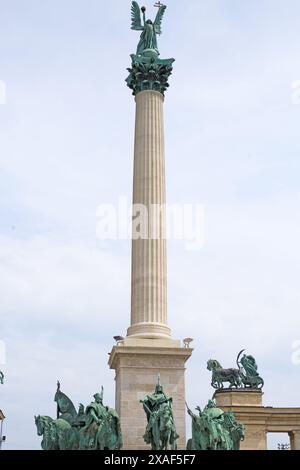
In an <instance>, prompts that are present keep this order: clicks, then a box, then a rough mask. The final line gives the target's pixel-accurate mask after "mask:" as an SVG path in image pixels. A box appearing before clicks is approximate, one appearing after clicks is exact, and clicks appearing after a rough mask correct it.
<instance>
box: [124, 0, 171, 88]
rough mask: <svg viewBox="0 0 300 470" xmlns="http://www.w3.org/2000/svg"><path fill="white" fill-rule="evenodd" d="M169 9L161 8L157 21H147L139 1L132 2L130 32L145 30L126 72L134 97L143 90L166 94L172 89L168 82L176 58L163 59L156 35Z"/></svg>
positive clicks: (162, 6)
mask: <svg viewBox="0 0 300 470" xmlns="http://www.w3.org/2000/svg"><path fill="white" fill-rule="evenodd" d="M166 8H167V7H166V6H165V5H159V7H158V12H157V15H156V18H155V20H154V22H152V21H151V20H146V15H145V11H146V8H145V7H142V8H141V9H140V7H139V5H138V3H137V2H135V1H134V2H132V6H131V29H133V30H135V31H142V34H141V37H140V41H139V43H138V46H137V51H136V54H131V62H132V64H131V68H128V69H127V70H128V72H129V77H128V78H127V79H126V82H127V85H128V87H129V88H130V89H131V90H132V93H133V95H136V94H137V93H139V92H140V91H144V90H154V91H158V92H160V93H162V94H163V95H164V93H165V91H166V90H167V88H168V86H169V84H168V79H169V77H170V75H171V73H172V70H173V65H172V64H173V62H174V61H175V59H160V58H159V55H160V53H159V50H158V44H157V36H158V35H160V34H161V32H162V30H161V23H162V19H163V16H164V13H165V10H166ZM141 11H142V13H143V23H142V18H141Z"/></svg>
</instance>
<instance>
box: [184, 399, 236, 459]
mask: <svg viewBox="0 0 300 470" xmlns="http://www.w3.org/2000/svg"><path fill="white" fill-rule="evenodd" d="M186 406H187V405H186ZM187 410H188V414H189V415H190V416H191V418H192V439H190V440H189V441H188V443H187V449H188V450H239V449H240V443H241V441H242V440H244V437H245V426H244V425H243V424H241V423H238V422H237V421H236V419H235V416H234V413H232V412H224V411H223V410H221V409H220V408H217V407H216V404H215V401H214V400H209V401H208V404H207V406H206V407H205V408H204V410H203V411H201V409H200V408H199V407H197V408H196V410H197V411H198V415H197V414H195V413H193V412H192V411H191V410H190V409H189V407H188V406H187Z"/></svg>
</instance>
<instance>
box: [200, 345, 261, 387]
mask: <svg viewBox="0 0 300 470" xmlns="http://www.w3.org/2000/svg"><path fill="white" fill-rule="evenodd" d="M244 351H245V350H244V349H243V350H242V351H240V352H239V354H238V356H237V360H236V363H237V366H238V368H229V369H224V368H223V367H222V366H221V364H220V363H219V362H218V361H217V360H216V359H209V361H208V362H207V369H208V370H210V371H211V372H212V380H211V385H212V387H214V388H216V389H222V388H223V387H224V385H223V384H224V383H226V382H229V388H232V387H235V388H252V389H261V388H262V387H263V386H264V381H263V379H262V378H261V377H260V376H259V374H258V372H257V364H256V361H255V359H254V357H253V356H250V355H246V354H244V355H243V356H242V358H241V355H242V354H243V352H244Z"/></svg>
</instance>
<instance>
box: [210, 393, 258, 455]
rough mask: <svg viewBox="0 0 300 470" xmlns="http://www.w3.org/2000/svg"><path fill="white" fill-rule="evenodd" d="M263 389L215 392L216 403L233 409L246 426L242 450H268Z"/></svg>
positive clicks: (225, 408)
mask: <svg viewBox="0 0 300 470" xmlns="http://www.w3.org/2000/svg"><path fill="white" fill-rule="evenodd" d="M262 395H263V393H262V392H261V390H247V389H242V390H220V391H217V392H216V393H215V399H216V404H217V406H218V407H220V408H222V409H223V410H224V411H233V412H234V414H235V417H236V419H237V421H240V422H241V423H243V424H244V425H245V426H246V433H245V440H244V441H243V442H242V443H241V450H266V449H267V429H266V418H265V414H264V413H261V411H263V410H264V408H263V406H262Z"/></svg>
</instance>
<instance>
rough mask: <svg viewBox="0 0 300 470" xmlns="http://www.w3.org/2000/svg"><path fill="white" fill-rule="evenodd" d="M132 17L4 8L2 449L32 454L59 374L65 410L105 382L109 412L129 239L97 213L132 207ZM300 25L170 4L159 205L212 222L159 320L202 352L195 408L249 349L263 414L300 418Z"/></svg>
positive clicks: (289, 10)
mask: <svg viewBox="0 0 300 470" xmlns="http://www.w3.org/2000/svg"><path fill="white" fill-rule="evenodd" d="M130 3H131V2H130V1H124V0H112V1H105V2H104V1H100V0H94V1H93V0H84V1H83V0H72V1H71V0H70V1H69V0H60V1H58V0H43V2H40V1H37V0H35V1H33V0H27V1H26V2H25V1H21V0H18V1H17V0H10V1H9V2H5V1H3V0H0V11H1V15H0V80H3V81H5V82H6V86H7V104H6V105H0V314H1V325H0V328H1V329H0V339H2V340H4V341H5V342H6V345H7V364H6V365H4V366H3V367H2V366H1V367H2V369H3V370H4V372H5V373H6V376H7V378H6V385H5V387H1V390H0V393H1V395H0V400H1V401H0V407H1V408H2V409H3V411H4V412H5V414H6V415H7V420H6V423H5V433H6V435H7V444H6V445H5V447H6V448H14V449H27V448H39V446H40V439H39V438H38V437H37V436H36V429H35V426H34V422H33V415H34V414H47V415H53V416H54V414H55V407H54V403H53V395H54V392H55V387H56V380H57V379H58V378H59V379H60V381H61V384H62V389H63V390H64V391H65V392H66V393H67V394H69V395H70V396H71V397H72V398H73V399H74V402H75V403H76V404H77V403H79V401H82V402H83V403H88V402H89V401H90V399H91V397H92V395H93V394H94V393H95V391H96V390H97V389H100V386H101V384H103V385H104V387H105V397H106V400H107V401H108V402H109V403H110V404H111V405H112V404H113V402H114V380H113V378H114V374H113V372H112V371H109V369H108V366H107V358H108V355H107V353H108V352H109V351H110V349H111V346H112V343H113V341H112V337H113V336H114V335H115V334H125V332H126V328H127V326H128V323H129V316H130V303H129V301H130V242H129V241H119V242H117V241H114V242H101V241H99V240H97V238H96V222H97V221H96V215H95V214H96V208H97V206H98V205H99V204H100V203H103V202H109V203H114V202H117V200H118V198H119V196H126V195H127V196H128V197H129V198H130V197H131V185H132V163H133V132H134V100H133V97H132V96H131V92H130V90H129V89H127V88H126V85H125V82H124V80H125V78H126V76H127V72H126V68H127V67H128V66H130V58H129V55H130V53H132V52H135V48H136V45H137V42H138V38H139V34H138V33H137V32H133V31H130V29H129V27H130ZM152 3H154V1H153V2H148V3H146V6H147V7H148V13H149V16H150V14H151V15H153V14H154V8H152ZM299 17H300V3H299V1H298V0H252V2H246V1H241V0H239V1H238V0H210V1H206V2H202V1H199V0H188V1H187V2H182V1H179V0H175V1H174V0H170V1H169V2H168V10H167V13H166V15H165V19H164V24H163V36H161V38H160V41H159V45H160V50H161V54H162V56H163V57H175V58H176V62H175V64H174V73H173V76H172V77H171V79H170V85H171V86H170V89H169V91H168V92H167V96H166V100H165V132H166V159H167V197H168V202H169V203H170V204H172V203H175V202H184V203H189V202H197V203H202V204H205V213H206V244H205V246H204V248H203V249H202V250H200V251H199V252H188V251H186V250H185V249H184V244H183V243H181V242H170V243H169V250H168V261H169V323H170V326H171V327H172V330H173V336H174V337H176V338H183V337H185V336H192V337H194V338H195V341H194V347H195V351H194V354H193V357H192V359H191V360H190V362H189V363H188V368H187V381H186V389H187V400H188V402H189V404H190V406H191V407H193V406H196V405H198V404H199V405H200V406H203V405H204V403H205V401H206V400H207V399H208V398H209V397H210V396H211V394H212V390H211V388H210V374H209V373H208V371H206V361H207V359H208V358H209V357H215V358H217V359H219V360H220V362H221V363H223V364H224V366H225V365H226V366H232V365H233V363H234V361H235V357H236V354H237V352H238V351H239V350H240V349H242V348H244V347H245V348H247V350H248V351H249V353H251V354H253V355H255V356H256V357H257V360H258V364H259V370H260V371H261V374H262V375H263V376H264V377H265V382H266V386H265V395H264V401H265V404H266V405H274V406H276V405H282V406H300V402H299V393H298V390H299V385H300V380H299V374H300V365H298V366H297V365H293V364H292V361H291V354H292V343H293V341H295V340H298V339H300V328H299V327H300V319H299V310H300V295H299V277H300V252H299V239H300V216H299V202H300V183H299V173H300V159H299V153H300V138H299V120H300V105H298V106H297V105H293V104H292V82H293V81H294V80H300V54H299V47H300V46H299V43H300V41H299ZM182 316H184V324H183V325H182V322H181V320H180V318H181V317H182Z"/></svg>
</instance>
